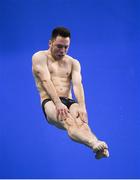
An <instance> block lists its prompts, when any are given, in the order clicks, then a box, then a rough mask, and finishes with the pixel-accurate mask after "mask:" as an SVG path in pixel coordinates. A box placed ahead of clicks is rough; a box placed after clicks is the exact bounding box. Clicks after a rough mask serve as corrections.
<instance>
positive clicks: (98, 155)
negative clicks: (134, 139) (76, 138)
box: [95, 149, 109, 159]
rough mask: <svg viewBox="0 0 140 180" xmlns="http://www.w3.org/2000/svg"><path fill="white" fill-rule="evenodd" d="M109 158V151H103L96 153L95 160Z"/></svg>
mask: <svg viewBox="0 0 140 180" xmlns="http://www.w3.org/2000/svg"><path fill="white" fill-rule="evenodd" d="M108 157H109V151H108V149H103V150H100V151H97V152H96V155H95V158H96V159H101V158H108Z"/></svg>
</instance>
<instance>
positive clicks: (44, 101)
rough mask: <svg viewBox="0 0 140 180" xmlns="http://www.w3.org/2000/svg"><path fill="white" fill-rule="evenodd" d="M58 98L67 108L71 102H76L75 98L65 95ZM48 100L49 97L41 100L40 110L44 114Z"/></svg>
mask: <svg viewBox="0 0 140 180" xmlns="http://www.w3.org/2000/svg"><path fill="white" fill-rule="evenodd" d="M59 98H60V100H61V102H62V103H63V104H65V105H66V106H67V108H68V109H69V108H70V106H71V105H72V104H74V103H76V101H75V100H73V99H70V98H67V97H59ZM49 101H51V99H44V100H43V101H42V110H43V112H44V114H45V104H46V103H47V102H49ZM45 116H46V114H45Z"/></svg>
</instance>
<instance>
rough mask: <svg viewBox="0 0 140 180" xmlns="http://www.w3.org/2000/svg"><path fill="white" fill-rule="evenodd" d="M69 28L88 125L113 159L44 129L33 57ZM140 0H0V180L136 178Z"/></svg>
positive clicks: (139, 128) (139, 161) (139, 175)
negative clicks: (57, 32) (62, 28)
mask: <svg viewBox="0 0 140 180" xmlns="http://www.w3.org/2000/svg"><path fill="white" fill-rule="evenodd" d="M56 26H66V27H68V28H69V29H70V30H71V33H72V39H71V47H70V50H69V55H71V56H73V57H74V58H76V59H78V60H79V61H80V62H81V66H82V75H83V84H84V89H85V96H86V104H87V111H88V116H89V124H90V127H91V128H92V130H93V131H94V132H95V133H96V135H97V136H98V137H99V138H101V139H103V140H105V141H107V143H108V144H109V148H110V158H108V159H102V160H100V161H97V160H96V159H95V158H94V154H93V153H92V151H91V150H90V149H88V148H87V147H85V146H84V145H81V144H78V143H75V142H73V141H71V140H70V139H69V138H68V136H67V133H66V132H65V131H62V130H59V129H57V128H55V127H54V126H51V125H49V124H47V122H46V121H45V118H44V115H43V113H42V110H41V106H40V100H39V94H38V92H37V89H36V86H35V83H34V79H33V76H32V72H31V57H32V54H33V53H35V52H36V51H39V50H43V49H47V48H48V41H49V38H50V34H51V31H52V29H53V28H54V27H56ZM139 32H140V1H139V0H86V1H82V0H54V1H52V0H28V1H25V0H1V1H0V80H1V83H0V85H1V87H0V178H140V169H139V167H140V141H139V136H140V95H139V91H140V59H139V57H140V33H139Z"/></svg>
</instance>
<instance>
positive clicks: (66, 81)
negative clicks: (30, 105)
mask: <svg viewBox="0 0 140 180" xmlns="http://www.w3.org/2000/svg"><path fill="white" fill-rule="evenodd" d="M41 53H44V54H45V56H46V66H47V67H48V70H49V72H50V76H51V81H52V83H53V85H54V87H55V89H56V92H57V94H58V96H59V97H69V98H71V86H70V85H71V72H72V58H71V57H70V56H67V55H66V56H65V57H64V58H63V59H62V60H60V61H55V60H54V59H53V58H52V56H51V54H50V52H49V51H41ZM34 77H35V81H36V85H37V87H38V90H39V93H40V97H41V101H43V100H44V99H48V98H50V97H49V95H48V94H47V92H46V91H45V90H44V89H43V86H42V84H41V82H40V80H39V78H38V76H37V75H36V73H35V72H34Z"/></svg>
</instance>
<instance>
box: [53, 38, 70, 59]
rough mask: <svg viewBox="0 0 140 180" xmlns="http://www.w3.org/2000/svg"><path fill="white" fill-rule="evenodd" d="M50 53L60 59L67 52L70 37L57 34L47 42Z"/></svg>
mask: <svg viewBox="0 0 140 180" xmlns="http://www.w3.org/2000/svg"><path fill="white" fill-rule="evenodd" d="M49 46H50V50H51V54H52V56H53V58H54V59H55V60H61V59H63V57H64V56H65V55H66V54H67V52H68V49H69V46H70V38H69V37H66V38H65V37H62V36H57V37H56V38H55V39H53V40H51V41H50V43H49Z"/></svg>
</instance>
